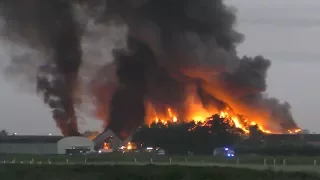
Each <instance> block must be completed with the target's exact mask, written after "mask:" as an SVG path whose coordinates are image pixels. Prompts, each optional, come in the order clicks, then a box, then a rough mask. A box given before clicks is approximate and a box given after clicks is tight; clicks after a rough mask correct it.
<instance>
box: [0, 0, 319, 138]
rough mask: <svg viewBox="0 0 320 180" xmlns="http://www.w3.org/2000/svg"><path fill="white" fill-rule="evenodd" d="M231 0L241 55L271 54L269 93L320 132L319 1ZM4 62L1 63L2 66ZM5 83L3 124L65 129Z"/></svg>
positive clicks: (40, 130)
mask: <svg viewBox="0 0 320 180" xmlns="http://www.w3.org/2000/svg"><path fill="white" fill-rule="evenodd" d="M226 2H227V3H228V4H230V5H234V6H236V7H237V9H238V12H237V14H238V26H237V29H238V30H239V31H240V32H242V33H244V34H245V36H246V39H245V41H244V43H243V44H241V45H240V46H239V47H238V51H239V53H240V55H244V54H247V55H252V56H253V55H258V54H261V55H263V56H266V57H267V58H269V59H271V61H272V67H271V68H270V70H269V72H268V93H269V95H270V96H274V97H277V98H279V99H281V100H286V101H288V102H289V103H290V104H291V105H292V111H293V115H294V118H295V119H296V121H297V123H298V124H299V125H300V126H301V127H302V128H306V129H309V130H311V131H314V132H318V133H320V130H319V129H317V127H318V126H319V125H320V124H319V123H318V122H317V121H318V117H319V112H320V108H319V103H320V97H319V95H318V93H319V92H320V85H319V84H318V83H317V82H318V79H319V78H320V75H319V73H317V72H319V71H318V67H319V65H320V60H319V57H320V52H319V50H318V47H319V45H318V43H319V42H320V13H319V8H320V2H319V1H318V0H304V1H302V0H281V1H280V2H279V1H277V0H268V1H256V0H227V1H226ZM113 31H114V30H113ZM119 34H121V33H119ZM115 36H117V33H115V32H114V33H111V37H115ZM106 39H108V38H106ZM101 42H102V41H101ZM96 43H97V42H96ZM95 45H96V46H97V44H95ZM4 46H6V47H7V46H8V45H7V44H6V42H3V41H0V47H4ZM87 46H88V44H87ZM2 49H3V50H2V51H1V50H0V56H1V57H2V59H4V60H3V61H5V59H8V57H9V56H10V53H12V52H9V51H8V50H7V49H8V48H2ZM99 51H101V52H104V51H103V50H99ZM102 54H103V53H102ZM85 58H86V57H85ZM5 65H6V64H5V63H2V64H0V66H1V67H4V66H5ZM0 83H1V89H0V106H1V107H2V108H0V117H1V120H0V129H3V128H5V129H7V130H8V131H9V132H17V133H20V134H49V133H52V134H59V133H60V131H59V130H58V129H57V128H56V126H55V123H54V121H53V120H52V118H51V114H50V113H49V108H47V107H46V106H44V105H43V103H42V100H41V98H39V97H36V95H35V94H34V93H29V92H24V90H21V89H20V88H17V87H16V86H12V85H9V84H8V83H7V82H5V80H3V79H1V78H0ZM21 84H23V81H22V82H21ZM80 127H81V129H87V128H89V129H97V130H100V122H98V121H95V120H90V119H89V118H83V119H80Z"/></svg>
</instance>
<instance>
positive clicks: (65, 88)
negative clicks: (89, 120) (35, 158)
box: [1, 0, 81, 135]
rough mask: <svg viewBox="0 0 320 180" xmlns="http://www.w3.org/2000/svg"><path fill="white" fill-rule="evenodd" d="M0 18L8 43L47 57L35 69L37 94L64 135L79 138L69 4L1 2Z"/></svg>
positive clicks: (76, 40)
mask: <svg viewBox="0 0 320 180" xmlns="http://www.w3.org/2000/svg"><path fill="white" fill-rule="evenodd" d="M2 5H3V6H2V9H1V14H2V16H3V18H4V20H5V23H6V33H5V35H7V36H8V37H9V39H11V40H14V41H17V42H21V43H24V44H27V45H28V46H31V47H33V48H35V49H38V50H41V51H43V52H44V53H45V54H47V59H45V60H43V64H44V65H42V66H40V67H39V73H38V76H37V90H38V92H39V93H41V94H43V97H44V102H45V103H46V104H48V105H49V106H50V107H51V108H52V113H53V118H54V119H55V121H56V123H57V126H58V127H59V128H60V129H61V131H62V133H63V134H64V135H79V132H78V128H77V121H76V115H75V111H74V107H73V106H74V98H75V96H74V95H75V94H74V93H75V91H76V88H77V78H78V77H77V74H78V70H79V67H80V65H81V46H80V39H81V37H80V29H79V27H78V24H77V23H76V22H75V19H74V17H73V11H72V6H71V3H69V2H67V1H63V0H55V1H43V0H32V1H22V0H21V1H9V0H7V1H3V2H2Z"/></svg>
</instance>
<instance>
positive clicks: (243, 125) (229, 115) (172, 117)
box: [147, 108, 301, 134]
mask: <svg viewBox="0 0 320 180" xmlns="http://www.w3.org/2000/svg"><path fill="white" fill-rule="evenodd" d="M194 110H195V109H194ZM213 114H218V115H219V116H220V117H221V118H225V119H226V120H227V121H228V123H229V124H230V125H233V126H235V127H236V128H239V129H242V131H243V132H245V133H250V130H249V127H250V126H257V127H258V128H259V130H261V131H262V132H264V133H266V134H271V133H273V134H279V133H280V132H276V131H271V130H269V129H266V128H265V127H263V126H262V125H261V124H259V123H257V122H255V121H251V120H248V119H246V118H243V117H241V118H240V117H239V116H238V115H235V113H234V112H232V111H231V110H230V109H226V110H224V111H219V112H212V113H209V112H208V111H205V110H203V109H200V110H199V111H194V112H193V113H190V116H189V118H188V120H187V122H191V121H194V122H195V123H196V124H203V123H205V122H206V121H207V118H208V117H210V116H212V115H213ZM163 119H167V120H163ZM163 119H160V118H159V117H158V116H155V117H152V118H151V119H149V120H148V121H147V124H148V125H151V124H152V123H153V122H155V123H161V124H163V125H167V124H168V123H169V122H171V123H178V118H177V115H176V113H174V112H173V111H172V109H171V108H168V109H167V114H166V116H165V117H163ZM300 131H301V129H293V130H288V133H290V134H293V133H299V132H300Z"/></svg>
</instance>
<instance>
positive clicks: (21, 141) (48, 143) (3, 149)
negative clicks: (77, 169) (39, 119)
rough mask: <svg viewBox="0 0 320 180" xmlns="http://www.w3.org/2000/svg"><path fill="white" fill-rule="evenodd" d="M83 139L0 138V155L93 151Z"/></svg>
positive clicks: (54, 137) (88, 140)
mask: <svg viewBox="0 0 320 180" xmlns="http://www.w3.org/2000/svg"><path fill="white" fill-rule="evenodd" d="M93 148H94V144H93V141H91V140H90V139H88V138H85V137H74V136H71V137H63V136H21V135H13V136H0V154H78V153H85V152H88V151H93Z"/></svg>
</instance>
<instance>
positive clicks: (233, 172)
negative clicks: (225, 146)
mask: <svg viewBox="0 0 320 180" xmlns="http://www.w3.org/2000/svg"><path fill="white" fill-rule="evenodd" d="M0 179H4V180H18V179H19V180H20V179H23V180H37V179H39V180H43V179H45V180H87V179H91V180H100V179H101V180H102V179H103V180H106V179H108V180H147V179H148V180H149V179H152V180H211V179H212V180H213V179H217V180H242V179H243V180H320V177H319V176H318V174H312V173H306V172H282V171H278V172H276V171H271V170H250V169H243V168H231V167H215V166H212V167H188V166H155V165H146V166H92V165H90V166H84V165H74V166H62V165H61V166H56V165H20V164H5V165H3V164H2V165H0Z"/></svg>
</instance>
